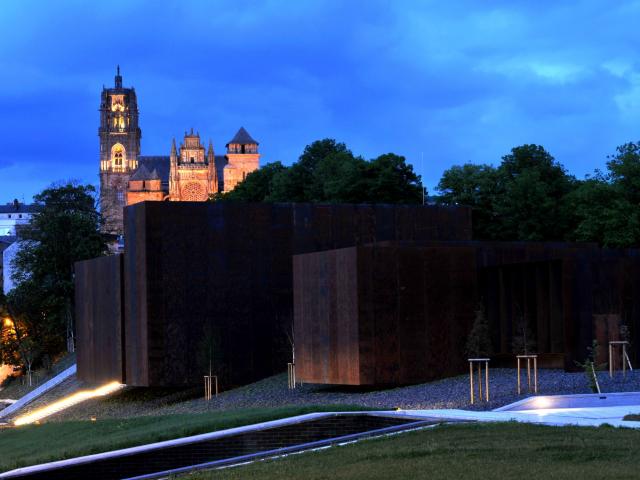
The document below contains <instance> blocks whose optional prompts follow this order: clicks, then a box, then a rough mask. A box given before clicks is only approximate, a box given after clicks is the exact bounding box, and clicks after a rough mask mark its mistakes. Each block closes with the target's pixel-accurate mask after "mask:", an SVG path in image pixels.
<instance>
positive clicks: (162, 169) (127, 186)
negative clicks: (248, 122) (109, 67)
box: [98, 67, 260, 236]
mask: <svg viewBox="0 0 640 480" xmlns="http://www.w3.org/2000/svg"><path fill="white" fill-rule="evenodd" d="M98 135H99V137H100V212H101V213H102V215H103V217H104V220H105V226H104V230H105V232H106V233H111V234H114V235H117V236H121V235H122V234H123V208H124V207H125V206H126V205H131V204H134V203H138V202H143V201H162V200H170V201H178V202H180V201H206V200H208V199H209V197H210V196H211V195H214V194H216V193H221V192H228V191H230V190H233V189H234V188H235V186H236V185H237V184H238V183H240V182H241V181H242V180H244V179H245V177H246V176H247V175H248V174H249V173H251V172H252V171H254V170H256V169H257V168H258V167H259V164H260V154H259V152H258V142H257V141H256V140H254V139H253V138H252V137H251V135H250V134H249V133H248V132H247V131H246V130H245V129H244V128H242V127H241V128H240V129H239V130H238V132H237V133H236V134H235V135H234V137H233V138H232V139H231V140H230V141H229V142H228V143H227V144H226V145H225V147H226V154H225V155H215V153H214V149H213V143H212V142H211V141H209V144H208V147H207V148H206V149H205V146H204V144H203V143H202V142H201V140H200V134H199V133H197V132H196V133H194V131H193V129H191V131H190V132H189V133H187V132H185V134H184V138H183V141H182V142H181V144H180V147H179V148H178V147H176V141H175V139H174V140H173V142H172V144H171V150H170V154H169V155H167V156H157V155H154V156H144V155H140V139H141V138H142V131H141V130H140V126H139V124H138V100H137V97H136V92H135V89H134V88H125V87H123V86H122V76H121V75H120V67H118V69H117V72H116V76H115V85H114V87H113V88H103V89H102V95H101V98H100V128H99V129H98Z"/></svg>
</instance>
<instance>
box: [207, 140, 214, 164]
mask: <svg viewBox="0 0 640 480" xmlns="http://www.w3.org/2000/svg"><path fill="white" fill-rule="evenodd" d="M214 161H215V157H214V154H213V142H211V140H209V148H208V150H207V162H208V163H209V164H212V163H213V162H214Z"/></svg>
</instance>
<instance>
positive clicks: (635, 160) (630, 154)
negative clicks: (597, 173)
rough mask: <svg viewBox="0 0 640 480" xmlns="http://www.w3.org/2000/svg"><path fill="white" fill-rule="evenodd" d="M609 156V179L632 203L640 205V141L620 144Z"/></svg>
mask: <svg viewBox="0 0 640 480" xmlns="http://www.w3.org/2000/svg"><path fill="white" fill-rule="evenodd" d="M607 158H609V161H608V162H607V170H608V171H609V177H608V180H609V181H610V182H611V183H612V184H613V185H616V186H618V187H619V188H620V193H621V194H622V195H624V197H625V198H626V199H627V200H628V201H629V202H630V203H631V204H632V205H635V206H638V205H640V142H637V143H633V142H629V143H625V144H624V145H620V146H618V147H616V154H615V155H609V156H608V157H607Z"/></svg>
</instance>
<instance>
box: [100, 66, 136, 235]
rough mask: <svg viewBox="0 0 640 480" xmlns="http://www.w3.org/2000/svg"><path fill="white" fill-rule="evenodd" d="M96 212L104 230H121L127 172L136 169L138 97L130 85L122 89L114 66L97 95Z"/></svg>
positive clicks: (120, 80) (115, 233)
mask: <svg viewBox="0 0 640 480" xmlns="http://www.w3.org/2000/svg"><path fill="white" fill-rule="evenodd" d="M98 135H99V137H100V213H102V215H103V218H104V220H105V224H104V231H105V233H111V234H114V235H122V233H123V208H124V206H125V205H126V198H127V185H128V183H129V177H130V176H131V173H132V172H133V171H134V170H135V169H136V168H138V156H139V155H140V137H141V136H142V134H141V132H140V127H138V100H137V98H136V92H135V90H134V89H133V88H123V86H122V76H121V75H120V66H118V68H117V71H116V76H115V85H114V87H113V88H105V87H103V88H102V94H101V96H100V128H99V129H98Z"/></svg>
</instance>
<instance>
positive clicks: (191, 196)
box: [169, 129, 218, 202]
mask: <svg viewBox="0 0 640 480" xmlns="http://www.w3.org/2000/svg"><path fill="white" fill-rule="evenodd" d="M169 161H170V164H171V165H170V173H169V200H173V201H185V202H204V201H205V200H207V199H208V198H209V197H210V196H211V195H213V194H215V193H217V192H218V176H217V174H216V164H215V155H214V154H213V144H212V143H211V142H209V149H208V151H207V152H206V154H205V149H204V145H202V144H201V143H200V134H199V133H195V134H194V133H193V129H191V133H186V132H185V134H184V141H183V143H182V144H181V145H180V151H179V152H178V150H177V149H176V142H175V140H174V141H173V144H172V145H171V155H170V156H169Z"/></svg>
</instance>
